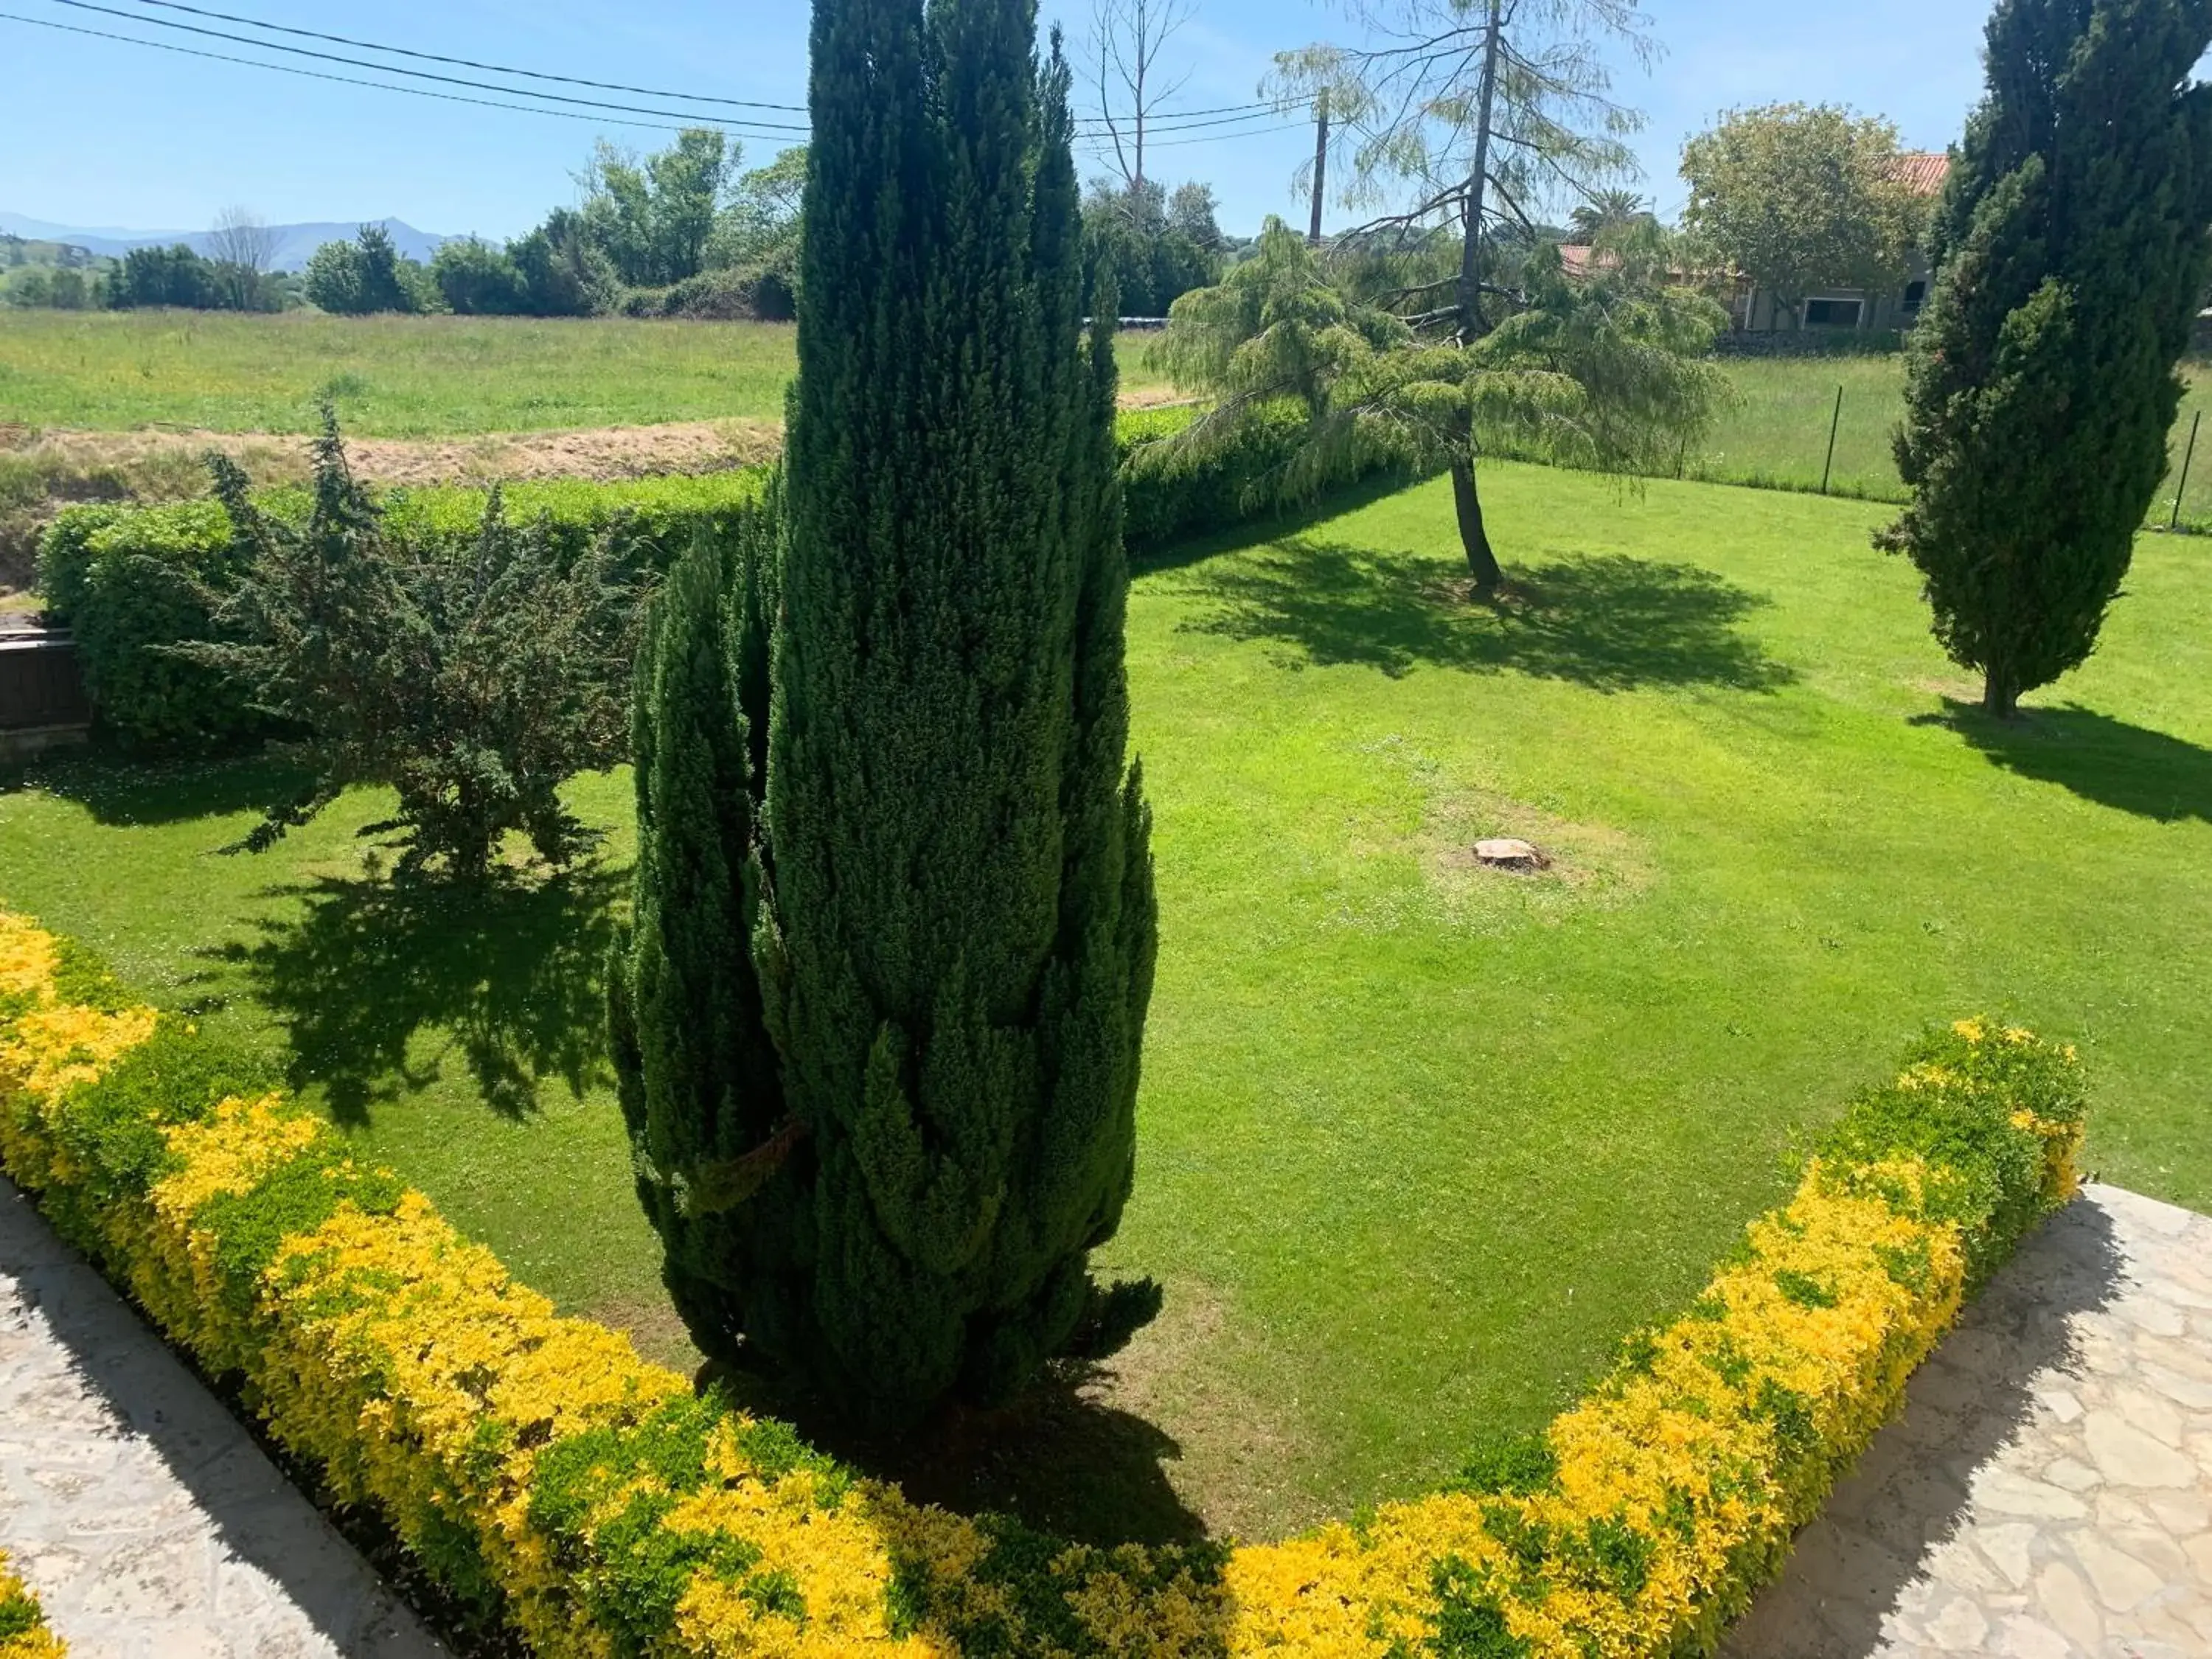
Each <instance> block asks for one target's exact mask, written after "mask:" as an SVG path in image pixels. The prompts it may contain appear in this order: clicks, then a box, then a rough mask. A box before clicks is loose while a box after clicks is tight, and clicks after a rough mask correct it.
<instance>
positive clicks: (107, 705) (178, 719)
mask: <svg viewBox="0 0 2212 1659" xmlns="http://www.w3.org/2000/svg"><path fill="white" fill-rule="evenodd" d="M759 493H760V477H759V476H758V474H757V473H755V472H750V471H732V472H720V473H711V474H707V475H704V476H702V477H668V478H640V479H635V480H631V481H629V482H626V483H609V484H596V483H588V482H586V481H585V480H582V479H562V480H557V481H553V482H549V483H523V484H515V485H513V486H510V487H508V488H507V489H505V490H504V491H503V501H504V506H505V507H506V510H507V514H508V516H509V517H511V518H512V519H513V520H517V521H519V522H525V523H527V524H529V525H530V526H531V527H532V533H534V534H543V535H544V536H545V537H546V538H549V540H550V544H551V545H552V546H553V548H554V549H555V550H556V552H557V553H558V555H559V556H560V558H561V559H562V561H564V562H571V561H574V560H575V559H577V558H580V557H582V556H585V555H586V553H588V552H589V550H591V549H592V546H593V545H594V544H596V543H597V542H599V540H601V539H602V538H608V539H610V541H611V550H612V551H613V552H614V553H615V554H616V555H617V556H619V557H620V558H621V559H622V560H623V562H626V563H629V564H634V565H637V566H641V567H646V568H663V567H665V565H666V563H667V562H669V560H670V558H671V556H672V554H673V550H675V549H677V548H679V547H684V546H688V545H689V544H690V541H691V538H693V537H694V536H695V535H697V534H700V533H702V532H707V533H712V534H722V533H726V532H728V531H729V529H730V528H731V526H732V525H733V524H734V523H735V521H736V518H737V516H738V514H739V513H742V512H743V510H744V507H746V505H747V504H748V503H750V502H751V501H754V500H755V499H757V496H758V495H759ZM488 500H489V497H488V496H487V495H486V494H485V492H483V490H479V489H423V490H413V491H404V492H402V491H392V492H391V493H389V494H387V495H384V496H382V497H381V498H380V501H379V506H380V510H381V511H382V513H383V514H384V517H385V522H386V524H387V526H391V527H392V529H394V530H395V531H396V532H398V533H400V534H402V535H404V537H405V538H407V539H408V540H409V541H410V543H411V544H414V545H416V546H417V547H419V548H421V549H422V550H425V551H426V552H428V551H429V550H445V551H446V552H447V553H450V552H451V551H452V550H456V549H458V548H460V547H462V546H464V545H465V544H466V543H467V542H468V540H469V538H471V537H472V536H473V535H474V534H475V533H476V532H477V528H478V526H481V524H482V523H483V515H484V509H485V507H486V505H487V502H488ZM311 503H312V498H311V496H310V495H308V494H307V492H305V491H302V490H299V489H274V490H270V491H266V492H264V493H262V494H261V495H258V496H257V497H256V499H255V506H256V507H257V509H258V511H259V512H261V513H263V514H264V515H265V516H266V517H267V518H269V519H270V520H276V521H281V522H283V523H287V524H298V523H301V522H304V521H305V520H306V518H307V512H308V509H309V507H310V505H311ZM246 563H247V560H246V557H245V556H242V555H240V552H239V550H237V549H236V547H235V545H234V543H233V540H232V538H231V533H230V526H229V520H228V518H227V517H226V516H225V514H224V513H223V511H222V507H221V506H220V505H219V504H218V503H216V502H215V501H187V502H180V503H174V504H170V505H164V506H158V507H116V506H94V507H66V508H64V509H63V511H62V512H61V513H58V515H56V517H55V520H54V522H53V523H52V525H51V526H48V527H47V530H46V535H45V537H44V538H43V539H42V540H41V542H40V551H39V588H40V594H41V595H42V597H43V598H44V599H45V600H46V608H47V609H48V611H51V612H52V614H53V615H54V617H55V618H56V620H57V621H58V622H60V623H64V624H65V625H67V626H68V627H70V628H71V629H74V630H75V633H76V641H77V651H78V658H79V660H80V661H81V662H82V664H83V666H84V676H85V686H86V690H87V691H88V693H89V694H90V696H91V697H92V700H93V703H94V708H95V710H96V714H97V718H98V721H99V724H100V729H101V731H102V732H104V733H105V734H106V735H107V736H108V737H110V738H112V739H114V740H116V741H118V742H119V743H121V744H124V745H125V746H127V747H131V748H136V749H175V750H205V749H210V748H220V747H223V746H226V745H230V744H237V743H240V742H243V741H246V740H250V739H252V738H258V737H262V736H264V735H266V734H268V733H269V732H270V731H271V730H272V729H273V728H272V726H271V724H270V720H269V717H268V716H267V715H266V714H264V713H261V712H259V711H257V710H256V709H255V708H252V706H251V703H250V700H249V699H248V698H247V697H246V696H245V694H244V692H243V690H241V689H240V688H239V687H238V686H237V685H236V684H234V683H233V682H231V681H230V680H228V678H225V677H224V676H222V675H221V674H219V673H217V672H216V671H213V670H211V669H210V668H208V667H206V666H204V665H200V664H197V663H194V662H191V661H190V660H188V659H184V658H180V657H179V656H177V655H176V654H175V653H171V652H167V651H165V650H163V649H161V647H166V646H172V645H178V644H182V643H185V642H187V641H195V640H212V639H217V638H219V637H220V635H219V633H218V630H217V629H216V623H215V622H214V619H213V614H212V611H211V610H210V606H209V604H208V603H207V597H206V596H208V595H213V596H216V597H217V598H219V597H220V596H221V595H222V594H223V593H225V592H228V591H229V589H230V588H231V586H234V584H235V582H236V581H237V580H238V578H239V577H240V575H241V574H244V571H245V569H246Z"/></svg>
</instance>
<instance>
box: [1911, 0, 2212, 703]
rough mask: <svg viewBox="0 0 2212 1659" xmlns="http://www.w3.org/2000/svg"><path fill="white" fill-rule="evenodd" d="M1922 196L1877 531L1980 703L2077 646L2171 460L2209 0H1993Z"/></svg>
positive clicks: (2124, 562)
mask: <svg viewBox="0 0 2212 1659" xmlns="http://www.w3.org/2000/svg"><path fill="white" fill-rule="evenodd" d="M1987 38H1988V43H1989V44H1988V52H1987V62H1988V82H1989V89H1988V92H1987V94H1986V95H1985V96H1984V99H1983V101H1982V103H1981V105H1980V106H1979V107H1978V109H1977V110H1976V111H1975V112H1974V114H1973V116H1972V118H1971V119H1970V120H1969V121H1968V123H1967V126H1966V137H1965V140H1964V142H1963V143H1961V145H1960V148H1959V149H1958V151H1957V153H1956V155H1955V159H1954V164H1953V167H1952V170H1951V179H1950V181H1949V184H1948V186H1947V188H1946V191H1945V194H1944V197H1943V201H1942V204H1941V206H1940V208H1939V209H1938V210H1937V213H1936V224H1935V228H1934V231H1933V234H1932V248H1931V252H1932V254H1933V257H1934V258H1935V260H1936V286H1935V292H1934V293H1933V295H1931V296H1930V298H1929V305H1928V308H1927V312H1926V313H1925V315H1924V316H1923V318H1922V319H1921V322H1920V325H1919V326H1918V328H1917V329H1916V330H1915V331H1914V334H1913V342H1912V351H1911V362H1910V365H1909V368H1908V378H1907V382H1906V392H1905V401H1906V417H1905V428H1904V430H1903V431H1902V432H1901V433H1900V434H1899V437H1898V441H1897V453H1898V464H1899V469H1900V471H1902V472H1903V473H1904V476H1905V481H1906V482H1907V483H1910V484H1911V485H1912V486H1913V489H1914V495H1913V500H1912V503H1911V506H1910V507H1907V508H1906V509H1905V513H1904V515H1903V516H1902V517H1901V518H1900V519H1899V520H1898V521H1897V522H1896V523H1895V524H1894V525H1893V526H1890V528H1888V529H1887V530H1886V531H1884V532H1882V533H1881V536H1880V537H1879V538H1877V541H1878V543H1879V544H1880V545H1882V546H1884V547H1887V548H1889V549H1890V550H1893V551H1901V552H1904V553H1905V554H1907V555H1909V556H1911V560H1912V562H1913V563H1914V564H1915V565H1917V567H1918V568H1919V569H1920V572H1921V574H1922V575H1923V577H1924V578H1925V584H1926V592H1927V597H1928V601H1929V605H1930V606H1931V608H1932V609H1933V611H1934V612H1935V629H1936V637H1937V638H1938V639H1939V640H1941V641H1942V643H1943V646H1944V648H1945V649H1946V650H1947V651H1948V652H1949V653H1951V656H1952V658H1953V659H1954V660H1955V661H1957V662H1958V663H1960V665H1963V666H1966V667H1970V668H1976V669H1979V670H1980V671H1981V672H1982V675H1983V684H1984V691H1983V707H1984V708H1985V709H1987V710H1988V712H1990V714H1997V715H2009V714H2012V713H2013V712H2014V710H2015V708H2016V706H2017V704H2018V702H2019V699H2020V696H2021V693H2022V692H2023V691H2027V690H2033V688H2034V687H2036V686H2039V685H2044V684H2048V683H2050V682H2051V680H2054V679H2056V678H2057V677H2058V676H2059V675H2061V674H2063V673H2064V672H2066V671H2067V670H2069V669H2070V668H2074V667H2076V666H2078V665H2080V664H2081V662H2082V661H2083V660H2084V659H2086V658H2087V656H2088V654H2089V653H2090V651H2091V650H2092V649H2093V648H2094V647H2095V645H2096V641H2097V634H2098V630H2099V629H2100V627H2101V626H2102V625H2103V622H2104V617H2105V612H2106V609H2107V608H2108V607H2109V606H2110V605H2111V604H2112V600H2113V599H2114V598H2115V597H2117V596H2118V592H2119V588H2120V583H2121V580H2123V579H2124V577H2125V576H2126V574H2127V570H2128V564H2129V561H2130V557H2131V556H2132V553H2133V550H2134V538H2135V535H2136V532H2137V531H2138V530H2139V529H2140V528H2141V527H2142V521H2143V514H2144V513H2145V511H2146V510H2147V509H2148V507H2149V506H2150V501H2151V497H2152V495H2153V494H2154V492H2155V491H2156V490H2157V489H2158V486H2159V482H2160V479H2161V478H2162V477H2164V476H2165V472H2166V434H2167V432H2168V431H2169V429H2170V428H2172V423H2173V416H2174V411H2175V410H2176V409H2177V408H2178V407H2179V399H2180V396H2181V386H2180V383H2179V380H2177V379H2176V378H2175V375H2174V365H2175V363H2176V362H2178V361H2179V358H2180V356H2181V353H2182V350H2183V349H2184V347H2185V345H2186V344H2187V343H2188V338H2189V326H2190V319H2191V316H2192V314H2193V313H2195V311H2196V309H2197V305H2198V303H2199V301H2200V298H2201V296H2202V295H2203V291H2204V285H2205V279H2206V276H2207V270H2208V264H2207V247H2208V245H2207V240H2206V231H2205V228H2206V225H2207V223H2208V222H2212V88H2207V87H2204V86H2202V85H2196V84H2191V82H2190V79H2189V76H2190V74H2191V70H2192V69H2193V68H2194V67H2195V65H2196V64H2197V60H2198V59H2199V58H2201V57H2202V56H2203V53H2204V51H2205V48H2206V46H2207V45H2208V43H2212V4H2208V3H2207V0H2001V3H2000V4H1999V5H1998V7H1997V9H1996V13H1995V14H1994V15H1992V16H1991V18H1990V23H1989V28H1988V37H1987Z"/></svg>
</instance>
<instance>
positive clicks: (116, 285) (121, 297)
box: [107, 242, 219, 311]
mask: <svg viewBox="0 0 2212 1659" xmlns="http://www.w3.org/2000/svg"><path fill="white" fill-rule="evenodd" d="M218 293H219V289H218V286H217V284H216V279H215V273H214V270H213V269H212V268H211V267H210V265H209V264H208V262H207V261H206V260H205V259H203V258H200V256H199V255H198V254H197V253H195V252H192V251H191V249H190V248H189V247H186V246H185V245H184V244H183V243H182V242H179V243H178V244H177V245H176V246H174V247H134V248H132V249H131V251H130V252H128V253H126V254H125V255H124V256H123V264H121V266H119V267H118V269H117V270H116V271H115V273H114V274H113V276H111V277H110V278H109V279H108V283H107V303H108V304H109V306H110V307H112V308H114V309H115V310H118V311H130V310H135V309H137V308H139V307H149V306H179V307H187V308H190V309H193V310H207V309H211V308H212V307H213V305H214V303H215V301H216V296H217V295H218Z"/></svg>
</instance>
